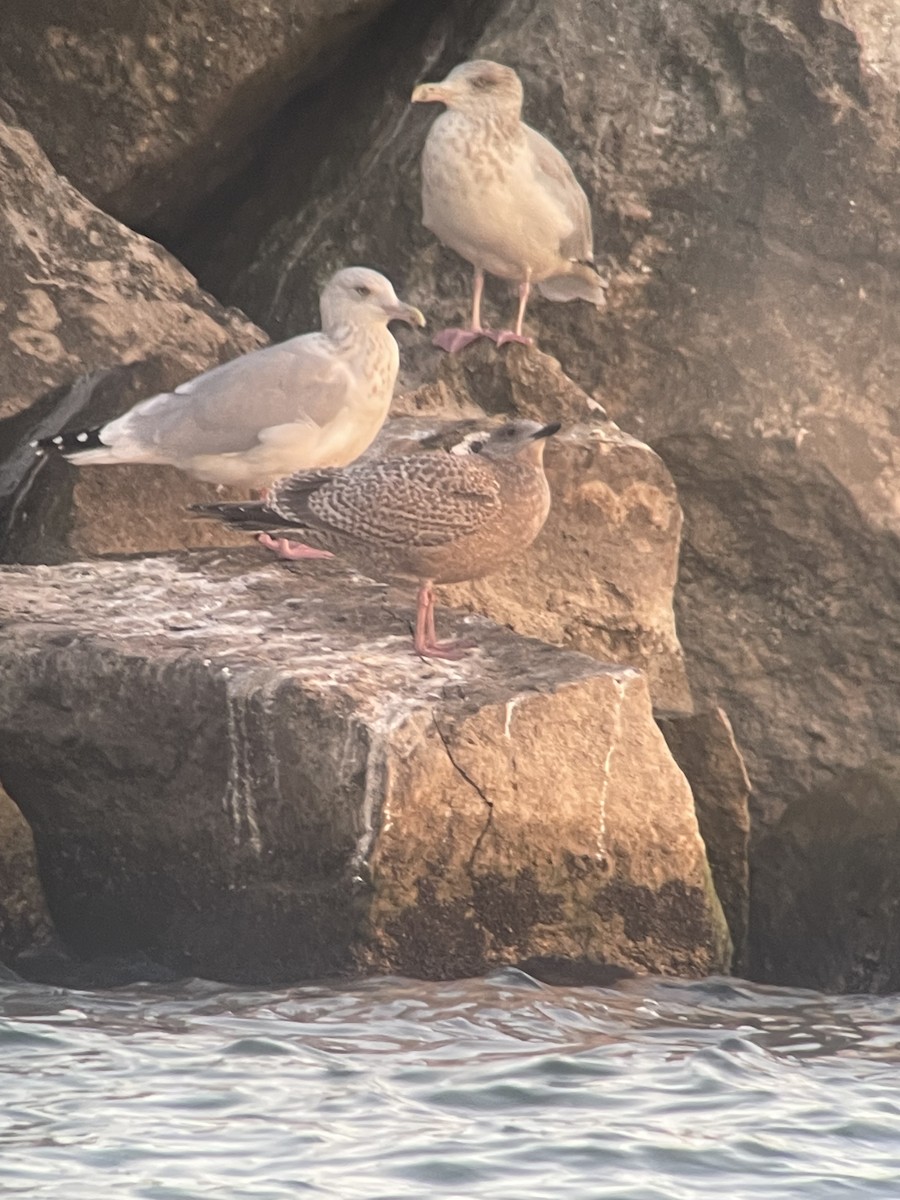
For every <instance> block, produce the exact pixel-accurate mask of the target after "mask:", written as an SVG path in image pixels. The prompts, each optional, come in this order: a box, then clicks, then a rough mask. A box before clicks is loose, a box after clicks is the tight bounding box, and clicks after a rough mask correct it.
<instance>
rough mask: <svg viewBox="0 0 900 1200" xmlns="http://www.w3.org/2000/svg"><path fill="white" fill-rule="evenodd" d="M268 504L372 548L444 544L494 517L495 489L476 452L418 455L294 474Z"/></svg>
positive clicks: (486, 466) (497, 507)
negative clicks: (465, 454)
mask: <svg viewBox="0 0 900 1200" xmlns="http://www.w3.org/2000/svg"><path fill="white" fill-rule="evenodd" d="M272 507H273V508H274V509H275V510H276V511H277V512H278V513H279V515H281V516H293V517H294V518H295V519H297V521H298V524H300V525H301V526H308V527H319V528H321V529H324V530H332V531H335V532H337V533H338V534H346V535H347V536H349V537H352V538H360V539H362V540H363V541H367V542H370V543H381V544H382V545H396V546H404V545H406V546H442V545H446V544H447V543H448V542H453V541H455V540H456V539H457V538H461V537H466V536H468V535H470V534H473V533H475V531H476V530H478V529H480V528H481V527H482V526H483V525H484V524H485V523H486V522H487V521H490V520H491V519H492V518H494V517H495V516H496V515H497V513H498V512H499V510H500V487H499V483H498V481H497V479H496V477H495V475H494V473H493V471H492V470H491V467H490V465H489V464H488V463H487V462H485V461H483V460H481V459H479V458H478V457H477V455H471V456H466V457H459V456H456V455H450V454H439V453H438V454H416V455H410V456H402V457H401V456H398V457H396V458H385V459H381V460H379V461H377V462H371V463H366V464H363V465H360V466H358V467H349V468H346V469H344V470H343V471H335V472H327V471H302V472H298V474H297V475H293V476H291V477H290V478H289V479H286V480H284V481H283V482H282V483H280V484H279V485H278V486H277V488H276V489H275V498H274V502H273V505H272Z"/></svg>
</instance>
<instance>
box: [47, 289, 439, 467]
mask: <svg viewBox="0 0 900 1200" xmlns="http://www.w3.org/2000/svg"><path fill="white" fill-rule="evenodd" d="M320 309H321V314H322V331H321V333H304V334H301V335H300V336H299V337H294V338H290V339H289V340H288V341H286V342H279V343H277V344H276V345H274V346H266V347H264V348H263V349H261V350H254V351H252V352H251V353H250V354H245V355H243V356H242V357H241V358H235V359H232V361H231V362H226V363H223V364H222V365H221V366H219V367H214V368H213V369H212V370H211V371H205V372H204V373H203V374H202V375H198V376H196V378H194V379H189V380H188V381H187V383H182V384H180V385H179V386H178V387H177V388H175V390H174V391H173V392H161V393H160V394H159V395H158V396H152V397H151V398H150V399H149V400H142V401H141V402H140V403H139V404H136V405H135V406H134V408H132V409H129V411H128V412H126V413H125V414H124V416H121V417H117V418H116V419H115V420H114V421H109V422H108V423H107V424H106V425H100V426H98V427H97V428H95V429H87V430H82V431H80V432H77V433H64V434H59V435H58V436H57V437H51V438H42V439H41V440H40V441H39V442H36V443H35V445H36V446H37V447H38V450H39V452H46V451H47V450H49V449H56V450H58V451H59V452H60V453H61V454H63V455H64V456H65V457H66V458H67V459H69V461H70V462H73V463H75V464H77V465H78V466H91V465H93V464H94V463H157V464H168V465H170V466H173V467H178V468H179V469H180V470H182V471H186V472H187V473H188V474H189V475H193V476H194V478H195V479H204V480H207V481H209V482H210V483H217V484H227V485H231V486H237V487H242V486H243V487H247V488H264V487H265V486H266V485H267V484H269V483H271V482H272V481H273V480H275V479H279V478H281V477H282V476H284V475H287V474H288V473H289V472H291V471H296V470H298V468H307V467H322V466H343V464H344V463H349V462H352V461H353V459H354V458H357V457H358V456H359V455H360V454H362V452H363V451H364V450H365V449H366V448H367V447H368V446H369V444H370V443H371V442H372V441H373V440H374V438H375V436H376V434H377V433H378V431H379V429H380V428H381V426H382V425H383V423H384V419H385V417H386V416H387V412H388V408H389V406H390V403H391V397H392V395H393V391H394V383H395V381H396V379H397V371H398V369H399V365H400V353H399V350H398V348H397V343H396V342H395V341H394V338H393V336H392V335H391V333H390V331H389V330H388V322H389V321H394V320H398V321H406V322H407V323H408V324H410V325H419V326H421V325H424V324H425V318H424V317H423V316H422V314H421V312H419V310H418V309H417V308H413V307H412V305H410V304H404V303H403V302H402V301H400V300H398V298H397V295H396V293H395V292H394V289H393V287H392V286H391V283H390V280H388V279H385V277H384V276H383V275H379V273H378V272H377V271H370V270H368V269H367V268H365V267H347V268H345V269H344V270H342V271H338V272H337V274H335V275H333V276H332V277H331V279H329V281H328V283H327V284H326V285H325V287H324V288H323V290H322V293H321V296H320Z"/></svg>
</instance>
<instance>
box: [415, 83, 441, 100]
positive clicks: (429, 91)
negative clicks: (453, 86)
mask: <svg viewBox="0 0 900 1200" xmlns="http://www.w3.org/2000/svg"><path fill="white" fill-rule="evenodd" d="M410 99H411V100H412V102H413V104H433V103H440V104H446V103H447V102H448V99H449V93H448V92H447V90H446V88H444V86H443V84H440V83H420V84H419V86H418V87H417V88H415V89H414V90H413V94H412V96H411V97H410Z"/></svg>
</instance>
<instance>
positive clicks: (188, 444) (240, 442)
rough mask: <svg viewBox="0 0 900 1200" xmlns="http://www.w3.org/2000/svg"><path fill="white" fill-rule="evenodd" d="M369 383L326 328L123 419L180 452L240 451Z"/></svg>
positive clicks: (329, 416)
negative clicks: (344, 358) (344, 357)
mask: <svg viewBox="0 0 900 1200" xmlns="http://www.w3.org/2000/svg"><path fill="white" fill-rule="evenodd" d="M363 385H364V381H361V380H357V379H355V377H354V375H353V373H352V372H351V371H350V370H349V368H348V367H347V366H346V365H345V363H344V362H343V361H342V360H341V358H340V356H339V355H338V354H337V353H336V351H335V348H334V345H333V343H332V342H331V341H330V339H328V338H327V337H325V336H324V335H323V334H319V333H314V334H304V335H303V336H302V337H297V338H293V339H291V341H288V342H283V343H281V344H279V345H277V346H268V347H266V348H265V349H263V350H257V351H254V352H253V353H252V354H247V355H244V356H243V357H242V358H236V359H234V360H233V361H232V362H227V363H223V364H222V365H221V366H219V367H214V368H213V370H211V371H206V372H205V373H204V374H203V375H198V376H197V378H196V379H191V380H189V381H188V382H187V383H184V384H182V385H181V386H180V387H178V388H176V389H175V391H174V392H165V393H163V394H161V395H159V396H154V397H152V398H151V399H150V400H145V401H144V402H143V403H142V404H138V405H137V406H136V407H135V408H133V409H132V410H131V411H130V412H129V413H127V414H126V415H125V417H123V418H120V419H119V421H117V422H116V423H115V424H116V426H117V428H116V437H115V440H116V442H117V443H118V442H120V441H121V440H122V439H127V441H128V442H129V443H132V444H134V445H136V446H146V447H152V448H153V449H154V450H156V451H158V452H160V453H161V454H164V455H165V454H168V455H171V457H172V458H173V459H176V460H177V459H183V458H186V457H189V456H191V455H193V454H234V453H240V452H241V451H245V450H250V449H252V448H253V447H254V446H256V445H258V444H259V434H260V432H261V431H263V430H265V429H269V428H271V427H272V426H277V425H285V424H291V423H304V422H308V423H309V424H310V426H316V425H318V426H323V425H326V424H327V423H328V422H329V421H331V420H333V419H334V416H335V414H336V413H337V412H338V411H339V410H340V409H341V408H342V407H344V406H345V405H346V404H348V403H349V402H351V401H352V397H353V394H354V389H355V388H358V387H361V386H363Z"/></svg>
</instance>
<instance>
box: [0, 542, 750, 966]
mask: <svg viewBox="0 0 900 1200" xmlns="http://www.w3.org/2000/svg"><path fill="white" fill-rule="evenodd" d="M2 578H3V588H2V591H0V596H2V600H0V604H2V605H3V608H4V609H5V614H4V619H5V629H4V637H3V639H2V641H0V673H2V676H3V685H2V686H0V776H2V778H3V780H4V783H5V785H6V786H7V788H8V789H9V791H10V794H11V795H13V796H14V797H15V798H16V800H17V803H19V804H20V806H21V807H22V809H23V811H24V812H25V813H26V815H27V816H28V818H29V820H30V822H31V825H32V828H33V829H34V832H35V839H36V843H37V847H38V853H39V856H40V860H41V867H42V874H43V876H44V878H45V880H46V885H47V891H48V899H49V901H50V905H51V909H52V910H53V911H54V913H55V915H56V917H57V920H58V922H59V925H60V931H61V933H62V934H63V935H64V936H65V937H66V938H67V940H68V941H69V942H70V943H71V944H72V945H73V946H74V947H75V949H76V950H78V951H79V952H80V953H84V954H88V955H91V954H97V953H101V952H125V951H127V952H134V951H145V952H146V953H148V954H149V955H150V956H151V957H152V958H154V959H156V960H158V961H160V962H162V963H163V964H165V965H169V966H174V967H176V968H180V969H184V970H187V971H194V972H198V973H200V974H205V975H212V976H218V977H221V978H232V979H278V978H282V979H283V978H289V977H298V976H304V975H318V974H322V973H323V972H325V971H329V970H340V969H359V968H362V969H365V970H373V971H400V972H404V973H407V974H414V975H422V976H449V975H461V974H468V973H475V972H480V971H483V970H485V969H487V968H488V967H490V966H491V965H492V964H496V963H508V962H517V961H521V960H524V959H528V958H541V957H547V956H551V957H552V956H563V957H572V958H578V959H581V960H588V961H591V960H592V961H597V962H609V963H613V964H617V965H621V966H624V967H630V968H637V969H641V970H650V971H659V972H662V973H666V974H668V973H677V974H681V975H703V974H706V973H708V972H710V971H720V970H724V969H726V968H727V964H728V960H729V956H730V944H729V941H728V935H727V930H726V928H725V923H724V918H723V917H722V913H721V909H720V906H719V902H718V900H717V898H716V896H715V892H714V890H713V887H712V883H711V878H710V874H709V868H708V865H707V862H706V858H705V854H704V848H703V843H702V840H701V838H700V835H699V831H698V828H697V823H696V817H695V814H694V808H693V803H692V798H691V794H690V789H689V787H688V785H687V783H686V781H685V779H684V776H683V775H682V773H681V771H680V770H679V769H678V768H677V766H676V765H675V763H674V762H673V760H672V758H671V756H670V754H669V752H668V750H667V748H666V745H665V742H664V740H663V738H662V735H661V734H660V733H659V730H658V729H657V728H656V726H655V723H654V722H653V719H652V715H651V709H650V702H649V694H648V691H647V686H646V681H645V679H644V677H643V676H642V675H641V674H640V673H639V672H637V671H634V670H632V669H631V668H622V667H611V666H604V665H601V664H599V663H597V662H596V661H595V660H594V659H591V658H588V657H587V656H585V655H579V654H574V653H570V652H566V651H560V650H557V649H554V648H551V647H548V646H545V645H542V644H541V643H538V642H534V641H529V640H523V639H521V638H519V637H516V636H515V635H511V634H509V633H507V632H505V631H503V630H501V629H499V628H497V627H496V626H492V625H491V624H490V623H489V622H487V621H484V620H483V619H475V618H471V617H470V618H464V619H465V620H466V622H467V623H468V624H469V625H470V627H473V628H474V629H475V632H476V633H477V636H478V638H479V641H480V643H481V648H480V649H479V650H477V651H475V652H473V653H472V654H471V656H470V657H468V658H467V659H466V660H465V661H463V662H461V663H452V664H451V663H446V664H445V663H441V664H436V663H433V662H429V663H423V662H422V661H420V660H419V659H418V658H416V657H415V656H414V655H413V654H412V652H411V649H410V646H409V632H408V629H409V620H410V617H411V604H410V601H409V598H408V597H402V598H400V599H399V600H398V602H397V604H395V603H394V601H390V602H386V601H385V598H384V593H383V591H382V590H380V589H378V588H376V587H374V586H372V585H369V584H365V583H363V582H361V581H359V580H358V579H355V578H354V577H353V576H351V575H349V574H347V573H345V572H342V571H341V569H340V568H339V567H338V566H337V565H336V564H334V563H317V564H313V569H310V568H309V565H308V564H304V565H301V566H297V567H287V566H285V565H283V564H275V563H270V562H266V561H265V560H264V559H262V558H261V552H259V551H256V550H249V551H244V552H239V551H229V552H222V553H220V552H212V551H196V552H194V553H193V554H191V555H187V556H181V557H176V558H173V557H162V558H156V559H144V560H140V561H132V562H104V563H85V564H67V565H65V566H60V567H30V568H29V567H22V568H18V569H15V568H5V569H4V570H3V572H2ZM441 618H442V628H443V629H444V630H445V631H446V632H447V633H448V634H449V633H450V632H451V628H450V627H451V625H452V624H453V623H454V622H453V621H452V619H451V614H449V613H447V612H444V613H442V614H441ZM459 620H460V618H457V622H458V621H459Z"/></svg>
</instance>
